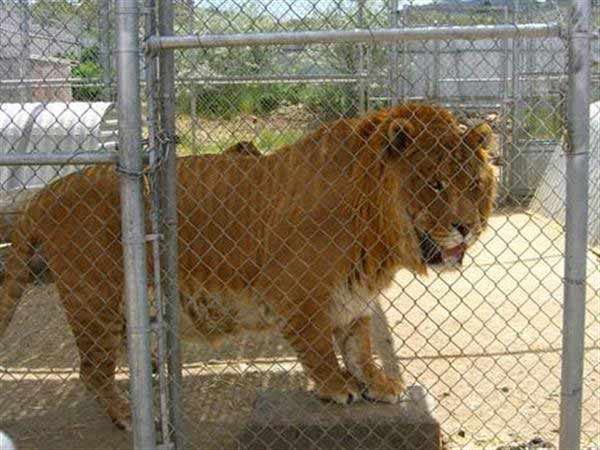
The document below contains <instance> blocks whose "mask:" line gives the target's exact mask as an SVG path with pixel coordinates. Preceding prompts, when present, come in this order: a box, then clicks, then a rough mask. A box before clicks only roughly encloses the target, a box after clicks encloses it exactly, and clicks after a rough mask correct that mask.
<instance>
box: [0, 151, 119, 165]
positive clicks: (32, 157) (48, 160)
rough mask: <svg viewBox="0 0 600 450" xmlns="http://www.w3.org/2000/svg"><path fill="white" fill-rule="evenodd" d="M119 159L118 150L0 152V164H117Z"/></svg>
mask: <svg viewBox="0 0 600 450" xmlns="http://www.w3.org/2000/svg"><path fill="white" fill-rule="evenodd" d="M118 160H119V154H118V153H116V152H78V153H2V154H0V166H29V165H57V166H69V165H70V166H78V165H83V164H116V163H117V162H118Z"/></svg>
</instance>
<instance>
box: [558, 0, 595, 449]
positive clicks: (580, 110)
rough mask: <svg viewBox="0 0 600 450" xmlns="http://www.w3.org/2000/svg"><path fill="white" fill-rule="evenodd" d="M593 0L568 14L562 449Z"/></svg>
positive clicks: (572, 388)
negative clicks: (591, 3)
mask: <svg viewBox="0 0 600 450" xmlns="http://www.w3.org/2000/svg"><path fill="white" fill-rule="evenodd" d="M589 17H590V1H589V0H573V1H572V8H571V16H570V18H569V90H568V99H567V128H568V143H567V149H566V155H565V156H566V167H567V169H566V170H567V173H566V177H567V179H566V185H567V186H566V187H567V196H566V238H565V274H564V307H563V353H562V370H561V408H560V441H559V448H560V450H577V449H579V448H580V444H581V442H580V440H581V401H582V389H583V361H584V359H583V357H584V337H585V328H584V327H585V302H586V257H587V227H588V175H589V173H588V152H589V146H590V136H589V131H590V130H589V126H590V34H589Z"/></svg>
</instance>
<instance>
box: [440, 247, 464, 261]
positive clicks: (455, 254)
mask: <svg viewBox="0 0 600 450" xmlns="http://www.w3.org/2000/svg"><path fill="white" fill-rule="evenodd" d="M442 253H443V254H444V259H454V260H458V261H461V260H462V258H463V256H464V254H465V245H464V244H460V245H457V246H456V247H452V248H445V249H444V250H443V251H442Z"/></svg>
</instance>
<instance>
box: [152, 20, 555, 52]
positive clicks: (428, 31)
mask: <svg viewBox="0 0 600 450" xmlns="http://www.w3.org/2000/svg"><path fill="white" fill-rule="evenodd" d="M560 32H561V27H560V25H559V24H557V23H529V24H522V25H518V26H517V25H514V24H511V25H465V26H443V27H432V26H427V27H414V28H412V27H411V28H404V29H402V28H379V29H366V30H332V31H294V32H291V31H289V32H288V31H282V32H273V33H232V34H203V35H191V36H164V35H162V36H155V37H152V38H150V39H149V40H148V43H147V49H148V50H150V51H158V50H175V49H189V48H216V47H253V46H258V45H300V44H302V45H304V44H306V45H309V44H338V43H342V42H369V43H375V42H389V43H392V42H400V41H426V40H438V39H439V40H449V39H464V40H476V39H492V38H493V39H504V38H510V37H536V38H545V37H558V36H560Z"/></svg>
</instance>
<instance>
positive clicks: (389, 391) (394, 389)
mask: <svg viewBox="0 0 600 450" xmlns="http://www.w3.org/2000/svg"><path fill="white" fill-rule="evenodd" d="M404 391H405V386H404V382H403V381H402V378H400V377H391V376H389V375H386V374H384V373H383V372H380V373H378V374H377V376H376V377H374V378H373V379H372V380H371V381H370V382H369V383H367V386H366V389H365V390H364V391H363V397H364V398H365V399H366V400H370V401H374V402H383V403H392V404H394V403H398V401H399V400H400V397H401V396H402V394H403V393H404Z"/></svg>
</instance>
